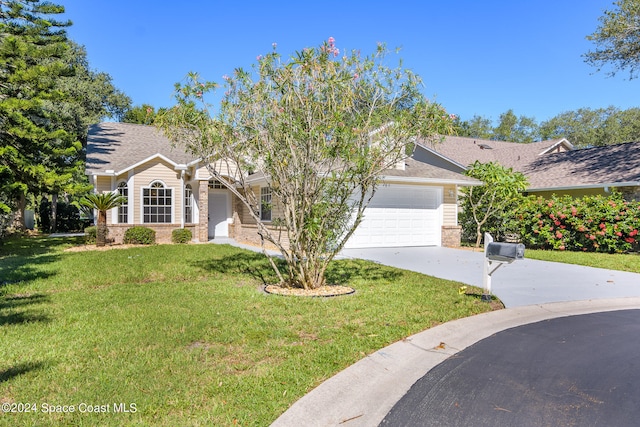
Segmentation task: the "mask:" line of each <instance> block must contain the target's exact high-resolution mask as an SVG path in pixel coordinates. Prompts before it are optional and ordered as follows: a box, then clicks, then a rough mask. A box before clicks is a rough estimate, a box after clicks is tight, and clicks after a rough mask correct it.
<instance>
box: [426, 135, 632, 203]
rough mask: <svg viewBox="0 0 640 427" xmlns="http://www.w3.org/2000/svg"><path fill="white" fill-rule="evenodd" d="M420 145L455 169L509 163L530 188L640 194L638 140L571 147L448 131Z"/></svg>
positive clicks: (572, 192)
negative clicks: (481, 136) (488, 138)
mask: <svg viewBox="0 0 640 427" xmlns="http://www.w3.org/2000/svg"><path fill="white" fill-rule="evenodd" d="M421 148H422V150H421V151H422V152H424V153H429V154H430V155H432V156H435V157H438V156H440V157H441V158H442V159H443V161H445V163H444V165H446V164H450V163H451V162H453V163H455V164H456V165H457V166H458V168H457V169H455V168H454V169H452V170H454V171H462V170H464V168H467V167H468V166H469V165H471V164H472V163H474V162H475V161H476V160H477V161H480V162H482V163H487V162H496V163H499V164H501V165H502V166H505V167H509V168H513V170H515V171H519V172H522V173H523V174H524V175H525V176H526V177H527V180H528V182H529V187H528V189H527V193H529V194H537V195H540V196H542V197H549V196H551V195H552V194H557V195H563V194H568V195H571V196H574V197H581V196H585V195H595V194H603V195H604V194H608V193H610V192H611V191H612V190H613V189H616V190H617V191H620V192H621V193H622V194H623V195H624V196H625V197H626V198H628V199H640V142H630V143H624V144H616V145H608V146H602V147H592V148H584V149H576V148H575V147H574V146H573V145H572V144H571V143H570V142H569V141H567V140H566V139H564V138H561V139H554V140H548V141H540V142H532V143H529V144H521V143H515V142H505V141H490V140H482V139H477V138H467V137H456V136H447V137H445V138H444V139H443V140H442V141H441V142H439V143H421ZM446 161H449V162H450V163H446Z"/></svg>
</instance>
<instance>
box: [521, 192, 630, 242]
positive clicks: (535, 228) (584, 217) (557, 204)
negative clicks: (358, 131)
mask: <svg viewBox="0 0 640 427" xmlns="http://www.w3.org/2000/svg"><path fill="white" fill-rule="evenodd" d="M509 223H510V228H511V229H512V230H513V232H515V233H518V234H519V235H520V240H521V241H522V243H524V244H525V245H526V246H529V247H532V248H541V249H558V250H569V251H593V252H608V253H615V252H629V251H633V250H638V243H639V242H640V238H639V237H638V230H639V229H640V203H638V202H627V201H625V200H624V199H623V198H622V196H621V195H620V194H619V193H614V194H613V195H611V196H609V197H603V196H586V197H583V198H580V199H574V198H572V197H571V196H562V197H558V196H553V197H552V198H551V199H549V200H545V199H543V198H541V197H537V198H536V197H534V196H530V197H528V198H525V199H524V200H523V201H522V203H521V204H520V205H519V207H518V208H517V209H516V211H515V213H514V215H513V217H512V218H511V221H509Z"/></svg>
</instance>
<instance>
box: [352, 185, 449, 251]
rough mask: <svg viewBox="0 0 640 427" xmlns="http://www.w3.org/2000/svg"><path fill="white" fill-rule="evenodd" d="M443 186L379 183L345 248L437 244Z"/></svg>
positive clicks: (438, 240) (439, 240) (438, 242)
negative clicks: (386, 184)
mask: <svg viewBox="0 0 640 427" xmlns="http://www.w3.org/2000/svg"><path fill="white" fill-rule="evenodd" d="M441 200H442V187H419V186H411V185H405V186H400V185H389V186H382V187H379V188H378V190H377V191H376V194H375V196H373V199H372V200H371V203H370V204H369V206H368V207H367V209H366V210H365V211H364V219H363V221H362V222H361V223H360V226H359V227H358V228H357V229H356V231H355V232H354V233H353V235H352V236H351V238H350V239H349V241H348V242H347V244H346V245H345V247H346V248H375V247H381V248H382V247H398V246H439V245H440V243H441V233H442V231H441V228H442V207H441Z"/></svg>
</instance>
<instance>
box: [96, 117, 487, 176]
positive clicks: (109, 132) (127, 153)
mask: <svg viewBox="0 0 640 427" xmlns="http://www.w3.org/2000/svg"><path fill="white" fill-rule="evenodd" d="M157 154H161V155H163V156H164V157H167V158H168V159H170V160H171V161H173V162H174V163H177V164H188V163H191V162H193V161H194V160H196V157H195V156H194V155H192V154H190V153H187V152H186V151H185V150H184V149H182V148H181V147H174V146H173V145H172V144H171V142H170V141H169V140H168V139H167V138H166V137H165V136H164V135H162V134H161V133H160V132H159V131H158V130H157V129H156V128H154V127H153V126H145V125H137V124H131V123H100V124H97V125H93V126H91V127H90V128H89V137H88V143H87V165H86V173H87V174H88V175H92V174H106V173H107V172H106V171H107V170H111V171H115V172H116V173H117V172H119V171H122V170H125V169H128V168H130V167H131V166H133V165H135V164H136V163H139V162H141V161H143V160H145V159H148V158H150V157H153V156H154V155H157ZM405 164H406V167H405V169H404V170H400V169H390V170H388V171H387V172H385V174H384V175H386V176H395V177H405V178H426V179H433V180H444V181H449V182H456V183H460V184H464V183H469V184H478V183H479V181H477V180H475V179H473V178H469V177H466V176H464V175H462V174H459V173H456V172H452V171H449V170H446V169H443V168H440V167H437V166H434V165H430V164H426V163H423V162H419V161H416V160H415V159H412V158H409V159H406V161H405ZM251 178H255V176H252V177H251Z"/></svg>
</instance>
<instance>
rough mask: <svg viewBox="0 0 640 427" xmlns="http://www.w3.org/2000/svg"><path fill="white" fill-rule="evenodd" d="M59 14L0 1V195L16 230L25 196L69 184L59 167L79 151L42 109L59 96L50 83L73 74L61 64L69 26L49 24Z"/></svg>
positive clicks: (32, 2)
mask: <svg viewBox="0 0 640 427" xmlns="http://www.w3.org/2000/svg"><path fill="white" fill-rule="evenodd" d="M63 12H64V8H63V7H62V6H57V5H54V4H51V3H48V2H44V1H40V0H10V1H0V174H2V178H3V179H2V183H1V184H0V192H1V193H2V195H3V196H4V197H3V198H5V199H6V200H9V201H10V202H12V203H13V204H14V208H17V209H18V212H19V220H20V222H19V224H20V225H21V226H24V209H25V207H26V201H27V195H28V194H39V193H40V192H42V191H43V190H44V189H46V188H47V187H52V186H55V185H59V184H60V183H61V182H63V181H65V180H69V179H70V178H71V176H70V175H69V174H62V175H60V174H59V173H58V172H59V171H60V169H59V166H60V162H62V163H64V161H65V159H71V158H73V157H74V156H75V155H76V154H77V152H78V150H80V149H81V146H78V145H77V144H75V143H74V138H73V137H72V136H71V135H70V134H69V133H68V132H66V131H65V130H64V129H60V128H58V127H56V126H55V125H54V124H53V122H52V118H51V114H50V113H49V112H47V111H46V109H45V108H43V105H44V103H45V101H50V102H54V101H56V100H59V99H62V97H63V94H62V93H61V92H60V91H58V90H56V89H55V84H56V79H57V78H60V77H62V76H68V75H71V74H72V73H73V70H72V69H71V67H69V66H68V65H67V64H66V63H65V62H64V61H62V58H63V56H64V55H65V52H66V51H67V49H68V43H67V37H66V32H65V27H67V26H69V25H70V24H71V23H70V22H61V21H57V20H55V19H54V17H55V15H58V14H60V13H63Z"/></svg>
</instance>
